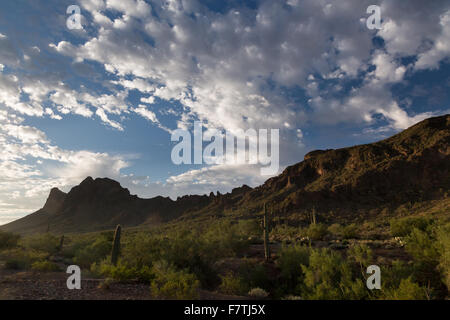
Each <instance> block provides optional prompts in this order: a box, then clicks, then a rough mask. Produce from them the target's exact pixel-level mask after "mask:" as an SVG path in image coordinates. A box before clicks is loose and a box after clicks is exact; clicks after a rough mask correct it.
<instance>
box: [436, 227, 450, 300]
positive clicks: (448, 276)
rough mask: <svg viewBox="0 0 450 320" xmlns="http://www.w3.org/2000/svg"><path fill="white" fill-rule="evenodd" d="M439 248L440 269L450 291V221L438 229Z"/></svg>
mask: <svg viewBox="0 0 450 320" xmlns="http://www.w3.org/2000/svg"><path fill="white" fill-rule="evenodd" d="M437 248H438V251H439V253H440V258H439V270H440V271H441V273H442V280H443V282H444V283H445V285H446V286H447V291H450V223H447V224H446V225H443V226H441V227H440V228H439V229H438V231H437Z"/></svg>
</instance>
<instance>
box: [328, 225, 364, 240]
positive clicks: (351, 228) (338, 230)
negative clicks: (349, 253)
mask: <svg viewBox="0 0 450 320" xmlns="http://www.w3.org/2000/svg"><path fill="white" fill-rule="evenodd" d="M328 232H329V233H331V234H332V235H334V236H339V237H342V238H344V239H356V238H358V227H357V226H356V224H355V223H352V224H349V225H347V226H341V225H340V224H338V223H334V224H332V225H331V226H329V227H328Z"/></svg>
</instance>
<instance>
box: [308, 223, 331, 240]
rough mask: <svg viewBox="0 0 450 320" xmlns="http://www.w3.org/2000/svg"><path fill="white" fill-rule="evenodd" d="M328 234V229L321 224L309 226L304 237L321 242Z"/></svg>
mask: <svg viewBox="0 0 450 320" xmlns="http://www.w3.org/2000/svg"><path fill="white" fill-rule="evenodd" d="M327 234H328V227H327V226H326V225H325V224H323V223H316V224H311V225H310V226H309V227H308V229H307V231H306V235H307V236H308V237H309V238H311V239H312V240H322V239H323V238H324V237H325V236H326V235H327Z"/></svg>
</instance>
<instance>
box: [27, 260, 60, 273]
mask: <svg viewBox="0 0 450 320" xmlns="http://www.w3.org/2000/svg"><path fill="white" fill-rule="evenodd" d="M31 269H32V270H35V271H42V272H55V271H60V270H61V269H60V268H59V267H58V265H57V264H56V263H53V262H51V261H45V260H44V261H36V262H34V263H33V264H32V265H31Z"/></svg>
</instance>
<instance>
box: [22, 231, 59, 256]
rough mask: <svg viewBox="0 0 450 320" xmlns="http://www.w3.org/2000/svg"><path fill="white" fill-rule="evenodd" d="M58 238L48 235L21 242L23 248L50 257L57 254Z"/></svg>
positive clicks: (29, 238) (32, 237) (35, 236)
mask: <svg viewBox="0 0 450 320" xmlns="http://www.w3.org/2000/svg"><path fill="white" fill-rule="evenodd" d="M59 243H60V238H59V237H56V236H54V235H52V234H50V233H44V234H39V235H34V236H31V237H28V238H25V239H24V240H23V244H24V247H25V248H29V249H33V250H37V251H42V252H46V253H48V254H50V255H52V254H55V253H57V252H58V249H59Z"/></svg>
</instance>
